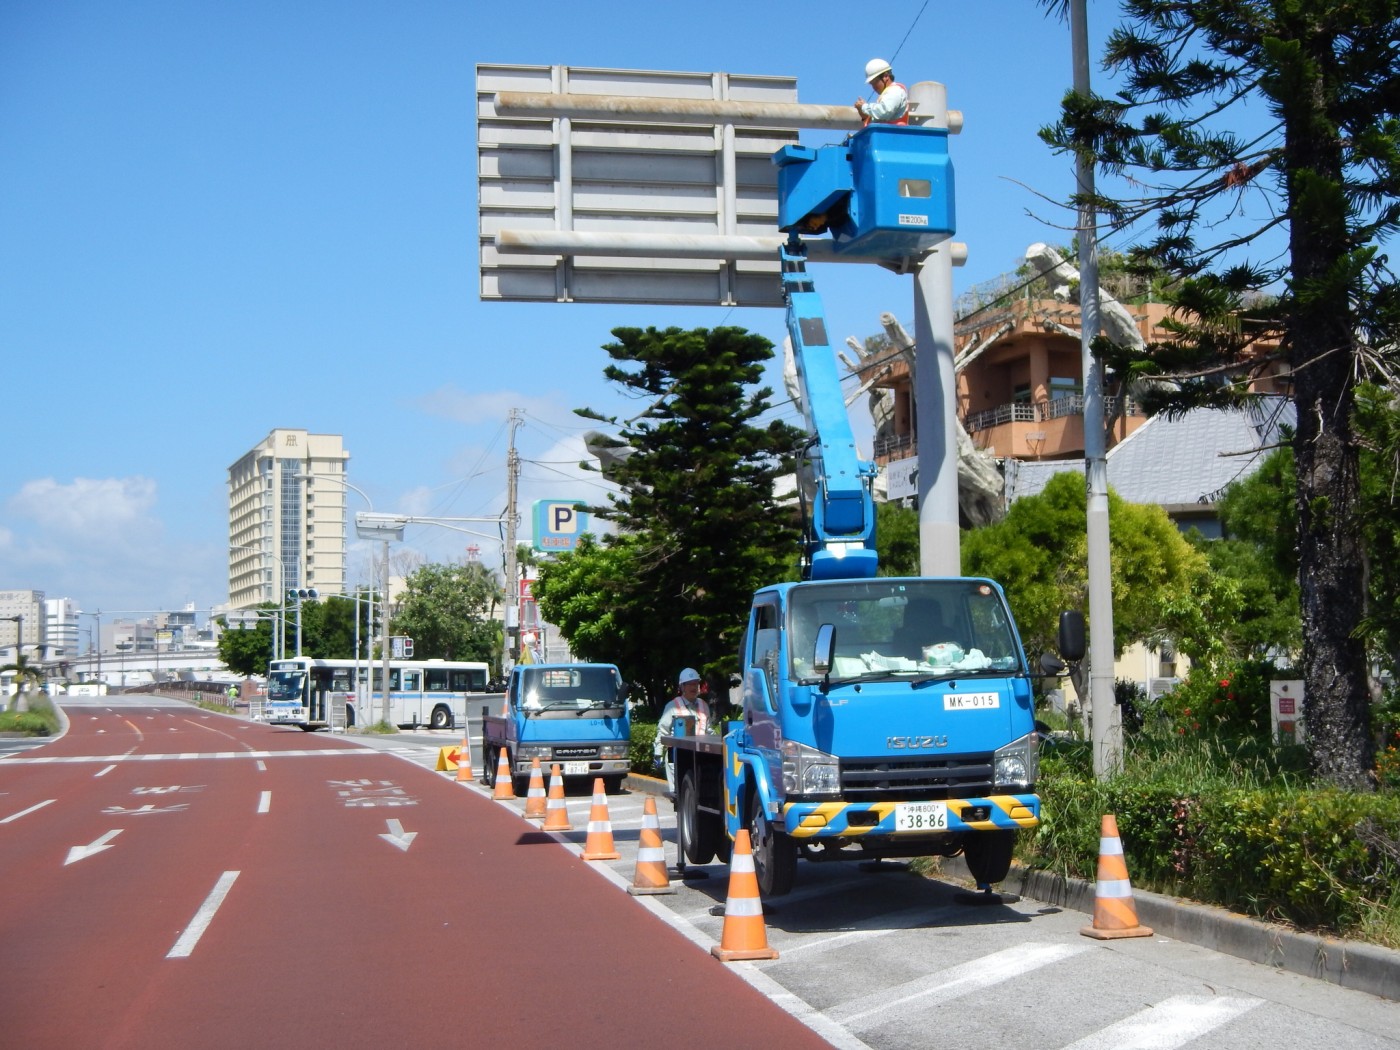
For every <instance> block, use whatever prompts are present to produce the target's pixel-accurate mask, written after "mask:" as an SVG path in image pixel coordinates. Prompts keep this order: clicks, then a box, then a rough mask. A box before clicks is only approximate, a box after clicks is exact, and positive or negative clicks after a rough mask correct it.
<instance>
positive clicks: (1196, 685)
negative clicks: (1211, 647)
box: [1161, 660, 1278, 742]
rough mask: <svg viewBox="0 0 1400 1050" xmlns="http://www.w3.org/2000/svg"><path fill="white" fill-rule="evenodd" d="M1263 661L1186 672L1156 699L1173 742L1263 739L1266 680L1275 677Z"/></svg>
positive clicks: (1266, 726)
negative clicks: (1177, 739)
mask: <svg viewBox="0 0 1400 1050" xmlns="http://www.w3.org/2000/svg"><path fill="white" fill-rule="evenodd" d="M1277 675H1278V672H1277V670H1276V669H1275V668H1274V665H1273V664H1272V663H1270V662H1268V661H1267V660H1243V661H1235V662H1231V663H1229V664H1226V665H1224V666H1222V667H1211V666H1209V665H1205V664H1198V665H1197V666H1195V667H1192V668H1191V670H1190V672H1189V673H1188V674H1187V675H1186V678H1185V680H1184V681H1182V682H1181V684H1180V685H1178V686H1177V687H1176V688H1175V689H1173V690H1172V691H1171V692H1170V693H1168V694H1167V695H1165V696H1163V697H1162V699H1161V710H1162V713H1163V714H1164V715H1165V716H1166V718H1167V720H1168V721H1169V723H1170V724H1171V726H1172V728H1173V729H1174V730H1175V732H1176V735H1177V736H1178V737H1186V738H1188V739H1190V738H1197V739H1201V738H1209V739H1213V740H1217V741H1222V742H1224V741H1238V740H1267V739H1268V738H1269V734H1270V733H1271V732H1272V725H1271V721H1270V717H1269V681H1270V680H1271V679H1273V678H1275V677H1277Z"/></svg>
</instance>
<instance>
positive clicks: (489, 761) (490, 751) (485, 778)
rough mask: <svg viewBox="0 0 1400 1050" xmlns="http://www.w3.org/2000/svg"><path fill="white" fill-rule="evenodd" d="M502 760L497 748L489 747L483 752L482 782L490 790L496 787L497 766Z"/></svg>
mask: <svg viewBox="0 0 1400 1050" xmlns="http://www.w3.org/2000/svg"><path fill="white" fill-rule="evenodd" d="M500 760H501V753H500V751H499V750H498V749H497V748H494V747H487V748H484V749H483V750H482V752H481V782H482V783H483V784H485V785H486V786H487V787H489V788H493V787H495V786H496V765H497V764H498V763H499V762H500Z"/></svg>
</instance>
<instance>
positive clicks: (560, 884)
mask: <svg viewBox="0 0 1400 1050" xmlns="http://www.w3.org/2000/svg"><path fill="white" fill-rule="evenodd" d="M64 706H65V709H66V711H67V713H68V716H69V718H70V722H71V728H70V730H69V732H68V733H67V734H66V735H64V736H63V737H62V738H61V739H58V740H56V741H54V742H52V743H49V744H47V745H46V746H44V747H42V748H36V749H32V750H28V751H25V752H24V753H21V754H14V755H11V756H9V757H7V758H4V759H0V871H3V872H4V883H5V886H6V892H5V893H3V894H0V945H3V967H4V980H3V981H0V1045H4V1046H7V1047H25V1048H43V1047H65V1048H73V1047H104V1048H106V1047H113V1048H116V1047H141V1048H153V1047H182V1048H193V1047H199V1048H205V1047H208V1048H215V1047H239V1048H246V1047H249V1046H256V1047H284V1046H286V1047H290V1046H297V1047H321V1046H328V1047H329V1046H334V1047H404V1046H424V1047H427V1046H444V1045H445V1046H472V1047H492V1046H498V1047H530V1046H545V1045H565V1046H570V1047H603V1046H608V1047H616V1046H618V1045H623V1044H631V1043H634V1042H645V1041H650V1040H651V1039H652V1038H659V1037H660V1036H661V1035H662V1033H671V1037H669V1038H667V1042H668V1044H670V1045H679V1046H700V1045H704V1046H709V1047H713V1046H722V1045H725V1044H726V1042H728V1041H729V1039H730V1038H731V1037H732V1034H733V1031H734V1028H733V1026H735V1025H738V1026H740V1027H741V1029H742V1030H743V1031H744V1032H746V1033H749V1034H750V1036H751V1037H752V1038H754V1039H756V1040H758V1041H760V1042H762V1043H764V1044H767V1045H781V1046H784V1047H786V1046H794V1047H802V1046H821V1045H823V1042H822V1040H821V1039H820V1038H819V1037H818V1036H817V1035H816V1034H814V1033H813V1032H812V1031H811V1029H809V1028H808V1027H806V1026H804V1025H802V1024H800V1023H799V1022H798V1021H797V1020H795V1019H794V1018H793V1017H791V1016H790V1015H789V1014H788V1013H786V1012H784V1011H783V1010H781V1009H779V1008H778V1007H776V1006H775V1005H774V1004H773V1003H772V1002H770V1000H769V999H768V998H767V997H766V996H765V995H763V994H762V993H761V992H760V991H758V990H757V989H755V988H754V987H753V986H752V985H750V984H749V983H747V982H745V981H744V980H742V979H741V978H740V977H739V976H738V975H736V974H735V973H734V972H733V971H732V970H730V969H729V968H727V967H725V966H723V965H721V964H719V963H717V962H716V961H715V960H714V959H712V958H711V957H709V956H708V955H707V954H704V953H702V952H699V951H697V950H696V948H695V946H694V945H693V944H692V943H691V942H690V941H689V940H688V939H687V938H686V937H684V936H683V935H681V934H680V933H679V932H677V931H676V930H675V929H674V928H672V927H671V926H670V925H668V924H667V923H664V922H658V921H657V919H656V917H655V916H654V915H653V914H651V913H649V912H648V911H647V910H646V909H644V908H639V907H637V906H636V902H635V901H634V900H633V899H632V898H630V897H629V896H627V895H626V894H624V893H619V892H618V891H617V889H616V887H615V886H613V885H612V884H610V883H609V882H607V881H606V880H603V879H599V878H598V877H597V876H596V875H595V874H594V873H593V872H590V871H588V870H587V865H585V864H584V863H583V862H582V861H580V860H579V859H577V858H576V857H575V856H574V855H573V854H572V853H570V852H569V851H567V850H563V849H560V848H559V847H558V846H557V845H556V844H555V842H554V841H553V840H552V839H550V838H549V837H547V836H542V835H540V834H539V833H537V832H535V831H534V830H533V829H532V827H531V826H530V825H528V824H525V823H523V822H522V821H521V820H520V819H519V818H518V817H517V816H515V815H514V814H513V813H511V812H509V811H508V810H506V809H504V808H502V807H500V806H498V805H495V804H493V803H491V802H490V801H489V800H487V799H486V798H484V797H483V796H482V795H481V794H479V793H477V792H474V791H465V790H463V789H462V788H461V787H460V786H459V785H457V784H455V783H454V782H453V781H451V780H449V779H446V778H443V777H441V776H439V775H436V774H431V773H429V772H426V771H425V770H423V769H421V768H417V767H415V766H414V765H411V764H406V763H404V762H403V761H400V760H399V758H398V757H396V756H395V755H392V754H387V753H384V752H382V751H376V750H373V749H368V748H364V747H360V746H358V745H357V744H356V743H354V742H352V741H350V740H346V739H344V738H340V737H332V736H329V735H326V734H315V735H311V734H303V733H300V732H298V731H296V730H284V729H273V728H271V727H267V726H262V725H257V724H254V723H250V722H247V721H245V720H242V719H235V718H229V717H224V716H219V715H211V714H208V713H206V712H203V711H199V710H197V709H195V708H192V707H189V706H187V705H185V704H183V703H179V702H176V701H169V702H166V701H160V700H157V699H154V698H148V697H139V696H129V697H123V698H120V699H117V698H104V699H102V700H100V701H96V700H94V701H91V702H88V703H71V702H70V703H65V705H64ZM716 1004H720V1008H719V1009H716Z"/></svg>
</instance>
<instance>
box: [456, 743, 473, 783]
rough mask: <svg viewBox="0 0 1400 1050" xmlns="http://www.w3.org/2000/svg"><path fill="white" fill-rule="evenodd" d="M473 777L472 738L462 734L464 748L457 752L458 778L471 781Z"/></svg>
mask: <svg viewBox="0 0 1400 1050" xmlns="http://www.w3.org/2000/svg"><path fill="white" fill-rule="evenodd" d="M471 778H472V740H471V737H469V736H467V735H466V734H465V733H463V734H462V750H461V751H460V752H458V754H457V780H458V781H459V782H461V781H469V780H471Z"/></svg>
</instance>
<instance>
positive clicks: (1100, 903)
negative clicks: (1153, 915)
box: [1079, 813, 1152, 941]
mask: <svg viewBox="0 0 1400 1050" xmlns="http://www.w3.org/2000/svg"><path fill="white" fill-rule="evenodd" d="M1079 932H1080V933H1082V934H1083V935H1084V936H1085V937H1093V938H1095V939H1096V940H1100V941H1111V940H1117V939H1118V938H1120V937H1151V936H1152V928H1151V927H1150V926H1142V925H1139V924H1138V917H1137V905H1136V904H1134V903H1133V887H1132V886H1131V885H1130V884H1129V882H1128V864H1127V862H1126V861H1125V860H1124V859H1123V841H1122V839H1120V838H1119V837H1118V820H1117V818H1116V817H1115V816H1114V815H1113V814H1111V813H1106V814H1104V817H1103V823H1102V825H1101V830H1100V832H1099V871H1098V881H1097V882H1096V883H1095V885H1094V922H1093V925H1091V926H1085V927H1084V928H1083V929H1081V930H1080V931H1079Z"/></svg>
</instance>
